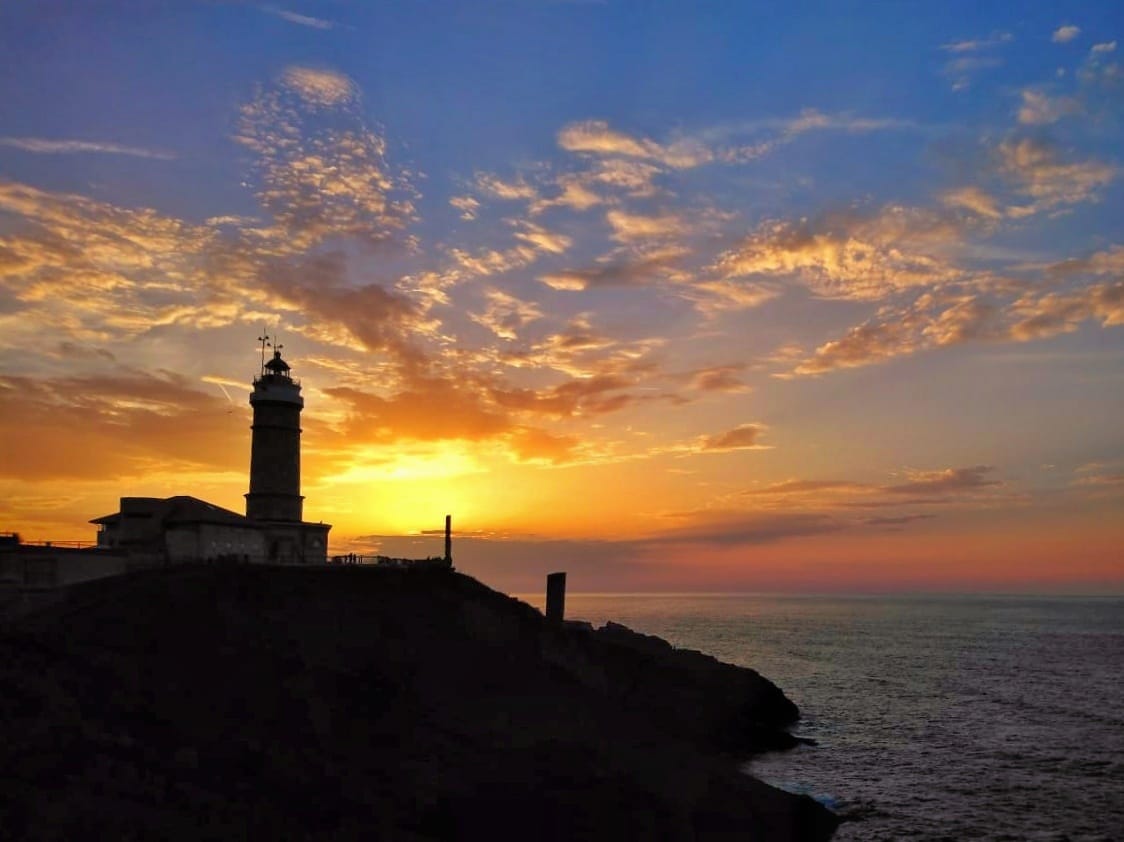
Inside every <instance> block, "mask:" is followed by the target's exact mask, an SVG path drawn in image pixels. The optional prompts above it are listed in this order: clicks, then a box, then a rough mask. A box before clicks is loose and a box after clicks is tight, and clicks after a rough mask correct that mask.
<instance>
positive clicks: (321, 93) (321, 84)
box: [281, 65, 359, 108]
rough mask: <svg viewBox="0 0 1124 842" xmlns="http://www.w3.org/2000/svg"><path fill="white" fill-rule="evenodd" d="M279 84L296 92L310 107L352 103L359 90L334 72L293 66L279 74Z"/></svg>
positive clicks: (347, 79) (345, 77) (328, 106)
mask: <svg viewBox="0 0 1124 842" xmlns="http://www.w3.org/2000/svg"><path fill="white" fill-rule="evenodd" d="M281 84H282V85H284V86H285V87H286V88H288V89H289V90H291V91H294V92H296V93H297V94H299V95H300V96H301V98H302V99H304V101H305V102H307V103H309V104H310V105H316V106H320V107H323V108H335V107H337V106H340V105H345V104H347V103H349V102H351V101H353V100H354V99H355V98H356V97H357V96H358V94H359V88H358V87H356V85H355V83H354V82H352V81H351V79H349V78H348V77H347V76H345V75H344V74H342V73H338V72H336V71H335V70H327V69H323V68H315V67H301V66H299V65H293V66H290V67H287V68H285V70H284V71H283V72H282V74H281Z"/></svg>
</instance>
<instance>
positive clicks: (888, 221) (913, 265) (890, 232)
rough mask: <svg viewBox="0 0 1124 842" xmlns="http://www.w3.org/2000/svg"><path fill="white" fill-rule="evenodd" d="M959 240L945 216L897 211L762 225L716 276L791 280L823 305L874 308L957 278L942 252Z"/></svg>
mask: <svg viewBox="0 0 1124 842" xmlns="http://www.w3.org/2000/svg"><path fill="white" fill-rule="evenodd" d="M961 237H962V231H961V226H960V224H959V223H958V222H957V221H956V220H955V219H953V218H951V217H949V216H942V215H940V214H937V213H934V212H932V211H927V210H921V209H915V208H906V207H900V206H894V205H889V206H886V207H884V208H882V209H881V210H879V211H877V212H876V213H874V214H871V215H858V214H853V213H837V214H832V215H829V216H826V217H823V218H822V219H820V220H817V221H808V220H801V221H799V222H783V221H782V222H765V223H762V224H761V225H760V226H758V228H757V230H756V231H754V232H753V233H751V234H750V235H749V236H748V237H746V238H745V239H744V240H743V241H742V242H741V243H740V244H739V245H738V246H737V247H736V248H734V249H732V250H730V251H727V252H725V253H724V254H722V255H720V257H719V259H718V261H717V263H716V265H715V271H716V273H717V274H719V275H721V276H723V277H726V278H733V277H743V276H752V275H764V276H779V277H783V276H793V277H796V278H797V279H798V280H800V281H801V282H803V283H804V284H806V285H807V286H808V287H809V288H811V289H812V290H813V291H814V292H815V293H817V294H818V295H821V296H823V297H827V298H852V299H859V300H877V299H880V298H884V297H886V296H887V295H889V294H891V293H894V292H896V291H899V290H902V289H906V288H909V287H916V286H926V285H931V284H937V283H942V282H945V281H950V280H953V279H956V278H958V277H960V276H961V272H960V270H958V269H957V268H956V267H954V266H952V265H951V264H949V263H948V262H947V261H946V260H945V259H944V258H943V256H942V255H941V253H940V252H941V249H942V247H945V246H948V245H950V244H955V243H957V242H958V241H959V240H960V239H961Z"/></svg>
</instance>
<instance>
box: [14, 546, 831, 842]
mask: <svg viewBox="0 0 1124 842" xmlns="http://www.w3.org/2000/svg"><path fill="white" fill-rule="evenodd" d="M796 715H797V711H796V708H795V706H794V705H792V703H791V702H789V701H788V699H786V698H785V697H784V695H783V694H782V693H781V692H780V691H779V690H778V689H777V688H776V687H775V686H774V685H772V684H771V683H770V682H768V681H766V680H765V679H763V678H761V677H760V676H759V675H757V673H755V672H753V671H751V670H745V669H739V668H737V667H732V666H728V665H725V664H720V663H718V662H717V661H715V660H714V659H712V658H709V657H707V656H704V655H699V654H698V653H686V652H681V651H679V650H673V649H671V647H670V646H668V645H667V644H666V643H663V642H662V641H660V640H658V639H657V638H649V637H644V636H642V635H635V634H633V633H631V632H628V631H627V630H626V629H623V627H607V628H606V629H604V630H600V631H596V632H591V631H583V630H580V629H573V628H556V627H552V626H549V625H547V624H546V623H545V621H544V619H543V617H542V616H541V615H540V614H539V612H537V611H536V610H534V609H533V608H531V607H529V606H527V605H525V604H523V603H520V602H518V601H516V600H513V599H511V598H509V597H506V596H503V595H502V594H498V593H496V592H494V591H492V590H490V589H488V588H486V587H485V586H483V585H481V584H480V583H479V582H477V581H475V580H473V579H471V578H469V577H466V576H462V575H459V574H456V573H449V572H446V571H400V570H383V569H365V568H358V567H350V568H348V567H344V568H331V569H319V570H309V569H299V568H264V567H232V568H219V567H211V568H208V567H190V568H178V569H171V570H166V571H151V572H145V573H138V574H131V575H128V576H122V577H118V578H115V579H107V580H102V581H99V582H91V583H87V584H85V585H81V586H76V587H72V588H70V589H68V590H67V591H65V592H64V596H63V599H62V600H61V601H59V602H58V603H57V604H55V605H52V606H49V607H46V608H42V609H40V610H38V611H37V612H35V613H33V614H30V615H27V616H24V617H23V618H22V619H20V620H16V621H10V622H9V623H8V624H7V625H6V627H5V628H4V629H3V631H2V632H0V778H2V780H0V827H2V828H4V836H5V838H12V839H21V838H26V839H60V840H61V839H76V838H103V839H110V838H112V839H192V840H195V839H205V838H227V839H230V838H260V839H297V838H309V837H314V838H332V839H380V838H381V839H393V840H399V839H402V840H412V839H503V838H511V837H515V838H537V839H547V840H550V839H559V840H562V839H606V840H610V839H611V840H622V839H668V840H673V839H674V840H679V839H683V840H688V839H700V840H702V839H765V840H772V839H778V840H780V839H809V840H816V839H827V838H828V837H830V835H831V832H832V830H833V829H834V826H835V818H834V816H832V815H831V814H830V813H829V812H828V811H826V810H825V809H823V808H822V807H820V806H819V805H818V804H816V803H815V802H814V801H812V800H811V799H809V798H807V797H804V796H794V795H790V794H787V793H784V792H780V791H778V790H775V789H772V788H771V787H768V786H766V785H765V784H763V783H761V782H759V781H756V780H754V779H753V778H750V777H748V776H745V775H743V774H740V773H739V772H738V771H737V764H736V761H737V759H739V758H741V759H744V757H745V755H746V754H747V753H749V752H751V751H754V750H761V749H764V748H770V747H776V746H778V745H783V744H784V743H785V741H786V740H789V739H790V738H788V737H787V733H786V732H785V730H784V729H785V726H787V725H789V724H791V722H792V721H793V720H795V718H796Z"/></svg>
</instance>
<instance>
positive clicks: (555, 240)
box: [514, 220, 573, 254]
mask: <svg viewBox="0 0 1124 842" xmlns="http://www.w3.org/2000/svg"><path fill="white" fill-rule="evenodd" d="M514 225H515V228H516V230H515V234H514V236H515V239H517V240H521V241H523V242H524V243H527V244H529V245H531V246H533V247H534V248H535V249H537V250H538V251H540V252H547V253H549V254H562V253H563V252H564V251H566V250H567V249H569V248H570V246H571V245H573V240H572V239H570V238H569V237H567V236H566V235H564V234H558V233H555V232H552V231H547V230H546V229H545V228H542V227H541V226H538V225H535V224H534V223H532V222H527V221H526V220H520V221H517V222H515V223H514Z"/></svg>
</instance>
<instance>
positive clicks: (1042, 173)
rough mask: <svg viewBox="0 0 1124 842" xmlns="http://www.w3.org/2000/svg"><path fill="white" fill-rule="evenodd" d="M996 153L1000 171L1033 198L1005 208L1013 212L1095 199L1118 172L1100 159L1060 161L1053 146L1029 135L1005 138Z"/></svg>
mask: <svg viewBox="0 0 1124 842" xmlns="http://www.w3.org/2000/svg"><path fill="white" fill-rule="evenodd" d="M996 153H997V156H998V168H999V172H1000V173H1001V174H1002V175H1003V176H1005V177H1006V178H1007V179H1009V180H1010V181H1012V182H1013V183H1014V184H1015V185H1016V186H1017V189H1018V191H1019V192H1020V193H1021V194H1023V195H1025V196H1028V197H1030V198H1031V199H1033V200H1034V201H1033V203H1032V204H1031V205H1028V206H1024V207H1020V208H1015V209H1012V210H1010V211H1008V213H1010V214H1012V215H1015V216H1025V215H1029V214H1031V213H1036V212H1038V211H1041V210H1047V209H1050V208H1055V207H1057V206H1059V205H1072V204H1077V203H1080V202H1086V201H1090V200H1092V199H1095V198H1096V196H1097V192H1098V191H1099V190H1100V188H1102V187H1104V186H1105V185H1107V184H1108V183H1109V182H1111V181H1112V180H1113V179H1114V178H1115V177H1116V174H1117V170H1116V168H1115V167H1114V166H1112V165H1110V164H1103V163H1101V162H1099V161H1093V160H1089V161H1077V162H1065V161H1062V160H1061V158H1060V156H1059V154H1058V152H1057V150H1056V149H1055V148H1054V147H1053V146H1051V145H1049V144H1047V143H1045V142H1043V141H1039V140H1032V139H1030V138H1025V139H1023V140H1017V141H1016V140H1010V141H1004V142H1003V143H1001V144H999V146H998V147H997V150H996Z"/></svg>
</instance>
